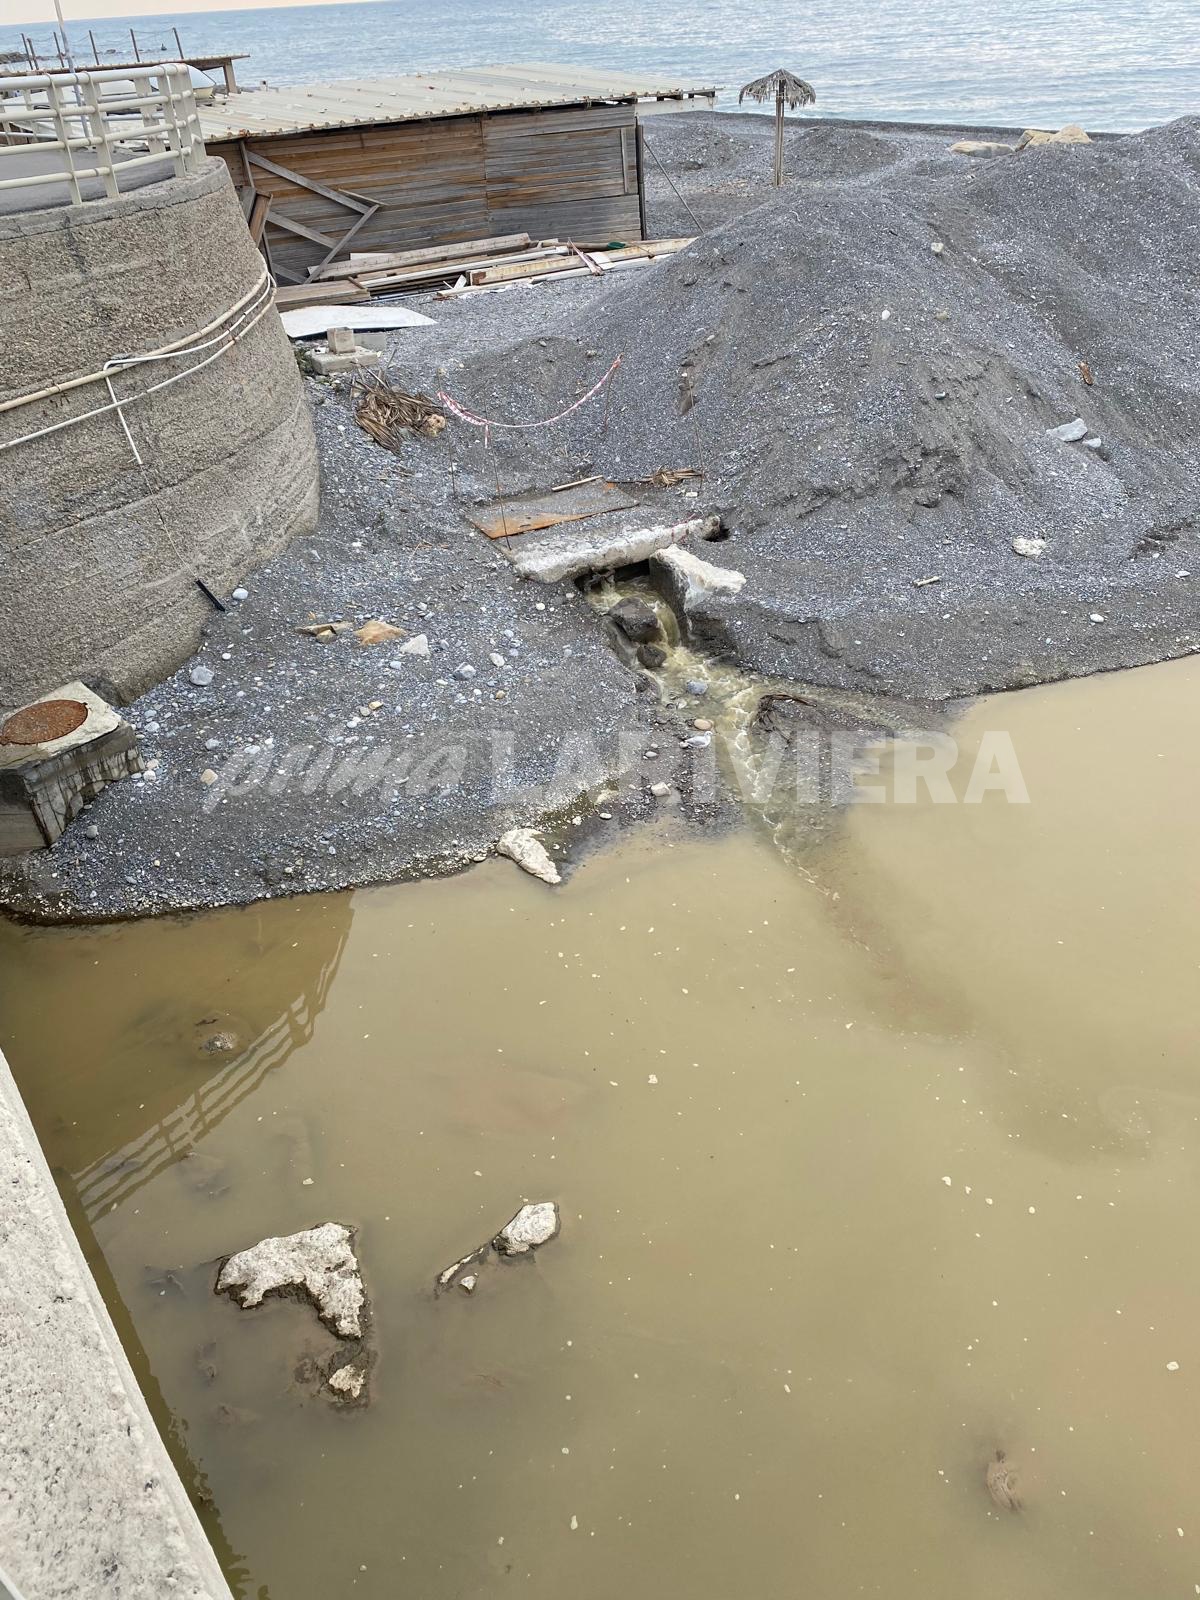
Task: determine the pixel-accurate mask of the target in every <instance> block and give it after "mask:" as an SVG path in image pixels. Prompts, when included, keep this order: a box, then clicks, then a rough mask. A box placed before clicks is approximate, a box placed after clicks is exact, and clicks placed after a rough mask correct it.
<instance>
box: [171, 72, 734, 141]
mask: <svg viewBox="0 0 1200 1600" xmlns="http://www.w3.org/2000/svg"><path fill="white" fill-rule="evenodd" d="M715 93H716V90H715V88H713V87H711V86H708V85H703V84H699V83H679V82H669V81H664V80H662V79H658V78H655V77H654V76H653V75H652V74H649V73H644V74H634V73H624V74H623V73H619V72H592V71H589V70H588V69H587V68H585V67H558V66H552V65H549V64H547V63H545V62H538V61H531V62H522V63H519V64H518V65H516V66H500V67H479V68H476V69H475V70H472V71H448V72H430V73H412V74H410V75H409V76H407V77H403V78H345V79H342V80H340V81H338V82H336V83H302V84H294V85H290V86H287V87H284V88H281V89H251V90H243V92H242V93H241V94H234V95H230V96H228V98H226V99H223V100H220V101H217V102H214V103H213V104H212V105H202V106H200V107H199V112H200V123H201V126H202V128H203V130H204V137H205V139H207V140H211V141H213V142H217V141H219V140H221V139H254V138H264V137H270V136H271V135H272V134H286V133H304V132H307V131H308V130H310V129H315V128H350V127H355V126H356V125H359V124H370V123H381V122H417V121H425V120H427V119H428V118H430V117H455V116H469V115H470V114H471V113H473V112H480V111H511V110H521V109H525V110H529V109H535V108H537V107H540V106H569V105H579V104H581V103H582V104H587V103H589V102H591V101H596V100H631V99H635V98H636V99H642V98H657V97H659V96H667V97H671V98H683V97H687V96H695V95H700V96H711V95H713V94H715Z"/></svg>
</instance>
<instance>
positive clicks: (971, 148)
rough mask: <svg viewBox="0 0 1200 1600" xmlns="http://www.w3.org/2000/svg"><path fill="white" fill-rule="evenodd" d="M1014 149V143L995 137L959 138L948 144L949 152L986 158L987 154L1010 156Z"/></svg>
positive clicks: (956, 154)
mask: <svg viewBox="0 0 1200 1600" xmlns="http://www.w3.org/2000/svg"><path fill="white" fill-rule="evenodd" d="M1015 149H1016V146H1015V145H1011V144H1002V143H1001V142H1000V141H999V140H997V139H959V141H958V142H957V144H952V145H951V146H950V154H951V155H955V156H979V157H981V158H982V159H984V160H986V159H987V158H988V157H989V156H1011V155H1012V153H1013V151H1014V150H1015Z"/></svg>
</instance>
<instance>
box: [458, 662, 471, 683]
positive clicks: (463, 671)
mask: <svg viewBox="0 0 1200 1600" xmlns="http://www.w3.org/2000/svg"><path fill="white" fill-rule="evenodd" d="M454 676H455V677H456V678H459V679H461V680H463V681H464V682H465V681H466V680H467V679H468V678H473V677H474V676H475V668H474V667H473V666H472V665H471V664H470V662H469V661H464V662H462V664H461V665H460V666H457V667H455V669H454Z"/></svg>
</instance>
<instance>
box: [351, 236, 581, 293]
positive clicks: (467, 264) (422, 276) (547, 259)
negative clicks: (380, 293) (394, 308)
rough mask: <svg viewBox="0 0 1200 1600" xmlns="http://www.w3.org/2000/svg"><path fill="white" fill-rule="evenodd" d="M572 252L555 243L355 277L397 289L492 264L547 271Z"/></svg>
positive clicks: (369, 285) (371, 284) (371, 286)
mask: <svg viewBox="0 0 1200 1600" xmlns="http://www.w3.org/2000/svg"><path fill="white" fill-rule="evenodd" d="M569 259H570V252H569V250H568V249H567V246H566V245H565V244H562V245H554V246H553V247H552V248H550V249H546V250H538V251H528V252H522V253H520V254H519V256H518V257H514V258H512V259H509V260H504V259H502V260H501V261H496V260H495V258H494V257H490V256H485V257H481V258H479V259H476V260H474V261H471V260H467V261H455V262H452V263H451V264H450V265H449V266H448V267H446V268H444V269H443V268H440V267H432V266H430V267H410V268H409V269H408V270H407V271H406V272H363V271H359V272H357V273H355V275H354V276H355V280H356V281H357V282H359V283H363V284H365V285H366V286H367V288H369V289H397V288H403V287H405V286H406V285H419V284H423V283H441V282H442V281H443V279H445V278H453V277H457V276H459V275H460V274H461V273H464V272H470V271H473V270H481V269H486V268H488V267H493V266H501V265H503V266H512V265H514V263H515V264H516V265H520V266H528V265H532V266H533V267H534V270H535V271H537V270H541V271H545V270H546V269H547V268H548V267H549V268H552V267H553V265H554V263H555V262H556V261H562V262H564V263H565V262H567V261H568V260H569ZM324 281H326V282H328V283H334V282H337V281H338V280H337V279H333V278H329V279H326V280H324Z"/></svg>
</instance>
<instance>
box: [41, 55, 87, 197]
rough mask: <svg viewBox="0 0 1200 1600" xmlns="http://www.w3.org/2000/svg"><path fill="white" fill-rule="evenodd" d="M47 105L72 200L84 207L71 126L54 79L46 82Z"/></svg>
mask: <svg viewBox="0 0 1200 1600" xmlns="http://www.w3.org/2000/svg"><path fill="white" fill-rule="evenodd" d="M46 104H47V106H48V107H49V110H50V115H51V117H52V118H53V121H54V131H55V134H56V135H57V137H58V138H59V139H60V140H61V141H62V147H63V160H64V162H65V164H66V168H67V183H68V184H69V186H70V189H71V199H72V200H73V201H74V202H75V204H76V205H82V203H83V194H82V192H81V191H80V188H79V179H78V178H77V177H76V176H75V152H74V150H72V149H71V134H70V131H69V125H68V123H67V119H66V117H65V116H64V115H63V107H62V96H61V93H60V91H59V87H58V84H57V82H56V81H55V80H54V79H53V78H48V79H47V80H46Z"/></svg>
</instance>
